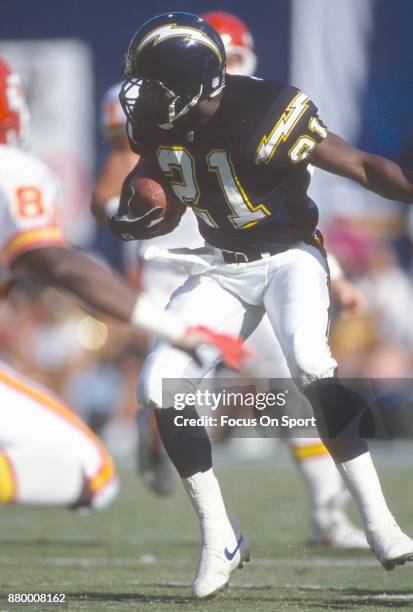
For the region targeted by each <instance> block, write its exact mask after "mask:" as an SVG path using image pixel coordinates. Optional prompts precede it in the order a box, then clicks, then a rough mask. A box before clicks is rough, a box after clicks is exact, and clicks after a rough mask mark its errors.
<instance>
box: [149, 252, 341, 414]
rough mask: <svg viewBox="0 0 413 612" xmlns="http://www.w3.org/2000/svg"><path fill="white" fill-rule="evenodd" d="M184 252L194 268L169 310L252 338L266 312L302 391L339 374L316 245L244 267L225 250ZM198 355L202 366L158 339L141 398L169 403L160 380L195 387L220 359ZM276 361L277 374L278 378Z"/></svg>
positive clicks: (157, 404)
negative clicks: (329, 339)
mask: <svg viewBox="0 0 413 612" xmlns="http://www.w3.org/2000/svg"><path fill="white" fill-rule="evenodd" d="M180 252H181V254H180V255H176V259H179V260H180V262H181V263H185V261H186V262H187V264H188V265H187V268H188V272H189V273H190V274H191V271H192V272H193V271H194V272H195V273H192V275H191V276H189V278H188V279H187V280H186V281H185V283H184V284H183V285H182V286H181V287H179V288H178V289H177V290H176V291H175V293H174V294H173V295H172V297H171V300H170V303H169V305H168V309H169V310H170V311H172V312H174V313H175V314H176V315H177V316H178V317H180V318H181V319H182V320H183V321H184V322H185V323H186V324H187V325H206V326H208V327H211V328H212V329H214V330H215V331H219V332H225V333H229V334H232V335H239V336H241V337H243V338H248V337H249V336H250V335H251V334H252V332H253V331H254V330H255V328H256V327H257V325H258V324H259V322H260V321H261V319H262V317H263V315H264V314H265V313H267V315H268V318H269V320H270V323H271V326H272V330H273V333H274V335H275V338H276V339H278V342H279V344H280V346H281V349H282V352H283V355H284V357H285V359H286V362H287V365H288V369H289V373H290V375H291V377H293V378H294V379H295V380H296V382H297V384H298V385H299V386H300V387H301V388H303V387H305V386H306V385H307V384H309V383H310V382H312V381H314V380H317V379H319V378H324V377H329V376H333V374H334V370H335V368H336V366H337V364H336V362H335V361H334V359H333V358H332V357H331V354H330V349H329V347H328V342H327V328H328V309H329V291H328V268H327V264H326V261H325V258H324V256H323V255H322V254H321V252H320V251H319V250H318V249H317V248H316V247H314V246H311V245H308V244H306V243H303V242H301V243H298V244H297V245H296V247H294V248H291V249H289V250H287V251H285V252H283V253H279V254H277V255H273V256H271V257H270V256H269V257H266V258H265V259H260V260H258V261H254V262H251V263H241V264H227V263H225V262H224V261H223V256H222V252H221V251H220V250H219V249H216V248H214V247H211V246H206V247H204V248H201V249H195V250H193V251H189V250H185V249H181V250H180ZM168 259H169V257H168ZM275 338H274V342H275ZM200 357H201V360H202V363H203V366H202V367H199V366H197V365H196V363H195V362H194V361H193V360H192V359H191V358H190V357H189V356H187V355H185V354H184V353H182V352H181V351H178V350H176V349H174V348H172V347H170V346H168V345H166V344H165V343H163V342H160V343H158V344H157V345H156V347H155V349H154V351H153V352H152V353H151V354H150V355H149V356H148V357H147V359H146V360H145V364H144V367H143V370H142V372H141V375H140V379H139V384H138V399H139V401H140V402H141V403H142V404H144V405H148V406H150V407H152V408H169V407H171V405H170V404H169V405H166V404H168V401H165V400H164V399H163V398H162V380H163V379H166V378H172V379H177V380H179V381H181V382H180V386H179V389H174V390H175V391H179V392H186V393H188V392H191V391H193V390H194V385H195V384H196V383H195V381H197V380H200V379H201V378H202V377H203V376H205V374H206V373H207V372H208V371H209V370H210V369H211V368H212V367H214V366H215V365H216V363H217V362H218V361H219V355H217V352H216V351H214V350H213V349H211V348H209V347H204V348H203V349H201V350H200ZM258 357H259V356H258ZM277 365H278V364H277ZM277 365H276V364H274V377H275V376H277V375H278V376H279V368H278V367H277Z"/></svg>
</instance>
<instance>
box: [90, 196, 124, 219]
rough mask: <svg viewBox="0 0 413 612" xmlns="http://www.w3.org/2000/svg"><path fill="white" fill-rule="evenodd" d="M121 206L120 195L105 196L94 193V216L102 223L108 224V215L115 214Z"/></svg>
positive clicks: (92, 205) (92, 204) (92, 206)
mask: <svg viewBox="0 0 413 612" xmlns="http://www.w3.org/2000/svg"><path fill="white" fill-rule="evenodd" d="M118 208H119V196H113V197H108V198H106V199H105V198H104V197H102V195H101V194H99V193H97V192H94V193H93V194H92V203H91V206H90V209H91V211H92V214H93V216H94V217H95V219H96V220H97V221H99V223H101V224H102V225H106V226H107V225H108V217H112V216H113V215H115V214H116V213H117V211H118Z"/></svg>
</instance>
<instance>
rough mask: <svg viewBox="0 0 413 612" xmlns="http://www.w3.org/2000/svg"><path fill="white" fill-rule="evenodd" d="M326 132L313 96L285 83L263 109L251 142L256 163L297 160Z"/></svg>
mask: <svg viewBox="0 0 413 612" xmlns="http://www.w3.org/2000/svg"><path fill="white" fill-rule="evenodd" d="M326 136H327V128H326V127H325V125H324V124H323V123H322V122H321V120H320V119H319V117H318V111H317V107H316V106H315V104H314V103H313V102H312V100H310V98H309V97H308V96H307V95H306V94H305V93H303V92H302V91H301V90H299V89H297V88H296V87H291V86H288V85H285V86H283V87H282V88H281V89H280V90H279V91H278V93H276V95H275V96H274V98H273V99H272V100H271V102H270V103H269V105H268V106H267V108H265V109H264V111H263V112H262V113H261V116H260V118H259V120H258V122H257V125H256V127H255V129H254V131H253V133H252V134H251V139H250V142H249V143H248V148H247V150H248V155H249V157H250V158H251V161H253V162H254V163H255V164H257V165H268V164H282V165H289V164H297V163H299V162H301V161H304V160H305V159H306V158H307V157H308V155H309V154H310V152H311V151H312V150H313V149H314V148H315V147H316V145H317V144H318V143H319V142H321V141H322V140H323V139H324V138H325V137H326Z"/></svg>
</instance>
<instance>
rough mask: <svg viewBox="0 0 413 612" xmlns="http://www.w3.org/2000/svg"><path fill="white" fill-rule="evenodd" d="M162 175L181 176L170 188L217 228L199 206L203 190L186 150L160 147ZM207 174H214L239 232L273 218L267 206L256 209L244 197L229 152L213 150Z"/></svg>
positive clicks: (258, 205)
mask: <svg viewBox="0 0 413 612" xmlns="http://www.w3.org/2000/svg"><path fill="white" fill-rule="evenodd" d="M157 156H158V161H159V165H160V167H161V169H162V172H163V173H164V174H165V175H166V176H168V177H170V178H171V177H172V176H173V171H174V170H177V171H178V172H179V174H180V178H179V180H175V181H171V182H170V185H171V187H172V189H173V191H174V193H175V195H176V196H177V198H179V200H181V202H182V203H183V204H186V205H187V206H191V207H193V210H194V212H195V213H196V215H198V216H199V217H200V218H201V219H202V220H203V221H204V222H205V223H207V224H208V225H209V226H211V227H218V226H217V224H216V222H215V221H214V219H213V218H212V217H211V215H210V214H209V212H208V211H207V210H205V209H203V208H200V207H199V206H198V201H199V198H200V195H201V193H200V190H199V186H198V182H197V179H196V170H195V161H194V158H193V157H192V155H191V154H190V153H189V151H188V150H187V149H186V148H185V147H165V146H161V147H159V149H158V152H157ZM207 165H208V170H209V172H211V173H215V174H216V177H217V180H218V182H219V185H220V187H221V189H222V192H223V194H224V197H225V200H226V202H227V204H228V207H229V210H230V214H229V215H228V219H229V221H230V222H231V223H232V225H233V226H234V227H235V228H237V229H247V228H249V227H252V226H253V225H255V224H256V223H257V221H259V220H260V219H262V218H264V217H266V216H268V215H270V211H269V210H268V209H267V208H266V206H265V205H264V204H257V205H255V206H254V205H253V204H252V202H250V200H249V198H248V196H247V194H246V193H245V191H244V189H243V187H242V185H241V183H240V181H239V179H238V177H237V175H236V174H235V170H234V167H233V165H232V161H231V156H230V154H229V152H228V151H225V150H220V149H218V150H214V151H211V152H210V153H208V155H207Z"/></svg>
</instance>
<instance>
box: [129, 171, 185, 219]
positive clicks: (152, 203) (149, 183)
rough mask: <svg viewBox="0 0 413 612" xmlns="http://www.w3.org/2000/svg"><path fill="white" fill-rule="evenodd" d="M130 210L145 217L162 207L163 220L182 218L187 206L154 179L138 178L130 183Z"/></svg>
mask: <svg viewBox="0 0 413 612" xmlns="http://www.w3.org/2000/svg"><path fill="white" fill-rule="evenodd" d="M128 191H129V198H130V199H129V202H128V208H129V210H130V211H131V212H133V213H135V214H137V215H143V214H144V213H146V212H148V211H149V210H150V209H151V208H156V207H160V208H162V210H163V214H162V217H163V218H165V219H166V218H168V219H169V218H171V217H175V215H179V216H182V214H183V213H184V211H185V208H186V207H185V206H184V204H182V203H181V202H180V201H179V200H178V198H177V197H176V196H175V195H174V194H173V193H169V192H167V191H165V189H164V188H163V186H162V185H161V184H160V183H158V181H155V180H154V179H151V178H147V177H143V176H141V177H138V178H136V179H133V178H132V180H131V182H130V183H129V190H128Z"/></svg>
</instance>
